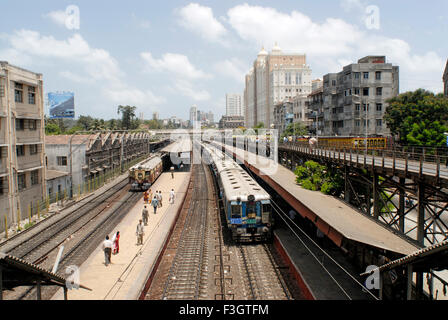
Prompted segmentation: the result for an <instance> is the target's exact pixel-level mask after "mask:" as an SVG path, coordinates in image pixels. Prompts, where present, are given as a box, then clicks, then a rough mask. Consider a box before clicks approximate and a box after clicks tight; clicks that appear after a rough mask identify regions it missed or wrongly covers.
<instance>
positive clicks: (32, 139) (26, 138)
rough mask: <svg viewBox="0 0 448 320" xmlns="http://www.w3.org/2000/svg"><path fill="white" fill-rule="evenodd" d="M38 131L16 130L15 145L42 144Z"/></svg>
mask: <svg viewBox="0 0 448 320" xmlns="http://www.w3.org/2000/svg"><path fill="white" fill-rule="evenodd" d="M40 133H41V132H40V130H39V129H36V130H29V129H25V130H16V143H17V144H20V143H36V144H37V143H39V142H43V139H42V137H41V134H40Z"/></svg>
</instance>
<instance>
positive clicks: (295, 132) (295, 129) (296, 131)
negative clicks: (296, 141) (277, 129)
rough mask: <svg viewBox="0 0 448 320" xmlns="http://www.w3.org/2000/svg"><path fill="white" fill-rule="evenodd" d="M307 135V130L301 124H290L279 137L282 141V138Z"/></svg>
mask: <svg viewBox="0 0 448 320" xmlns="http://www.w3.org/2000/svg"><path fill="white" fill-rule="evenodd" d="M307 134H308V129H307V127H306V126H305V124H304V123H303V122H295V123H290V124H288V126H287V127H286V129H285V131H283V133H282V135H281V136H280V140H282V139H283V138H284V137H289V136H305V135H307Z"/></svg>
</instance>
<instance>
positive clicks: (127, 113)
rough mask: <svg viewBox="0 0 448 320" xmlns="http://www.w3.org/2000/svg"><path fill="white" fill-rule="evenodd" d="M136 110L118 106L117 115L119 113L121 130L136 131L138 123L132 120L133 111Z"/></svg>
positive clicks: (133, 116)
mask: <svg viewBox="0 0 448 320" xmlns="http://www.w3.org/2000/svg"><path fill="white" fill-rule="evenodd" d="M136 109H137V107H134V106H132V107H131V106H121V105H120V106H118V111H117V113H118V114H120V113H121V126H122V129H125V130H132V129H136V128H138V126H139V125H140V122H139V121H138V120H137V121H138V122H136V121H135V120H134V118H135V110H136ZM136 125H137V126H136Z"/></svg>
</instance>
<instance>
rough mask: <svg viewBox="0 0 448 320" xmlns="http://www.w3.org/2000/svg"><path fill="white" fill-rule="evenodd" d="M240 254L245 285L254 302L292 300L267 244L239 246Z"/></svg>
mask: <svg viewBox="0 0 448 320" xmlns="http://www.w3.org/2000/svg"><path fill="white" fill-rule="evenodd" d="M238 254H239V256H240V261H241V262H242V263H243V270H244V271H245V283H246V287H247V288H248V289H249V290H248V291H249V293H250V296H251V299H253V300H291V299H292V295H291V293H290V292H289V289H288V287H287V285H286V283H285V281H284V280H283V278H282V276H281V274H280V272H279V267H278V265H277V264H276V262H275V261H274V258H273V257H272V254H271V252H270V251H269V248H268V245H267V244H255V245H250V244H245V245H238Z"/></svg>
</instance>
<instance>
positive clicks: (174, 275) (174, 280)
mask: <svg viewBox="0 0 448 320" xmlns="http://www.w3.org/2000/svg"><path fill="white" fill-rule="evenodd" d="M196 169H197V171H196V172H195V174H196V179H197V180H196V183H197V184H196V185H197V186H198V188H195V189H193V190H194V191H193V192H194V194H193V196H192V199H191V202H190V207H189V209H188V213H187V218H186V221H185V224H184V227H183V230H182V233H181V235H180V239H179V246H178V248H177V251H176V256H175V258H174V261H173V263H172V265H171V268H170V271H169V274H168V278H167V281H166V283H165V286H164V290H163V294H162V299H164V300H173V299H176V300H179V299H186V300H198V299H199V298H205V297H204V295H206V293H205V291H206V289H207V269H208V261H207V255H208V248H207V244H206V241H205V240H206V236H207V230H206V229H207V219H208V214H207V212H208V201H205V200H207V199H208V198H206V199H204V196H205V197H208V195H209V192H210V188H209V183H207V178H206V168H205V166H204V165H198V166H197V168H196Z"/></svg>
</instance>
